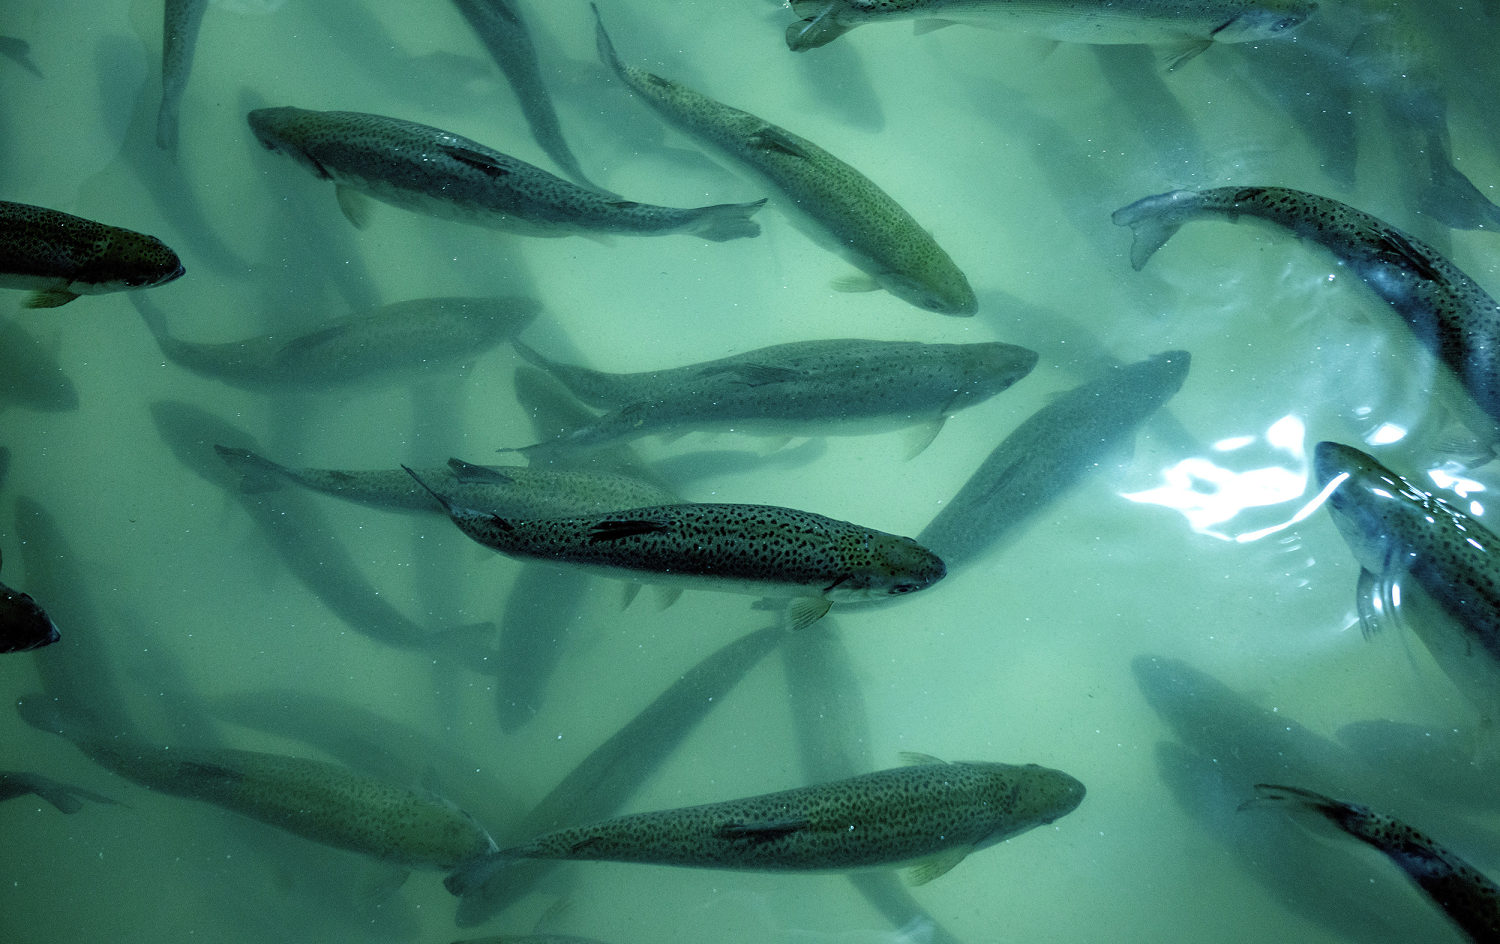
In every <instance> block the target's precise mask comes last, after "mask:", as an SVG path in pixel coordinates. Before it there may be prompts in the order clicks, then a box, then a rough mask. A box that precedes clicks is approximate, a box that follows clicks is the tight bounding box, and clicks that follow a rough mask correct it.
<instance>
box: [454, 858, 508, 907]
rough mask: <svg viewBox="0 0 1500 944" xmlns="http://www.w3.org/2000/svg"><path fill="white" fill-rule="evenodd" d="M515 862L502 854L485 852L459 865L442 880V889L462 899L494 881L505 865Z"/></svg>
mask: <svg viewBox="0 0 1500 944" xmlns="http://www.w3.org/2000/svg"><path fill="white" fill-rule="evenodd" d="M514 861H516V859H515V857H514V856H512V855H508V854H506V853H504V852H486V853H482V854H480V855H478V856H475V857H474V858H472V859H470V860H469V861H468V862H465V863H464V864H463V865H460V866H459V867H458V868H456V869H454V870H453V871H452V872H449V873H448V876H447V877H446V878H444V879H443V887H444V888H446V889H448V891H450V892H452V893H453V894H454V895H457V896H458V897H460V898H463V897H465V896H467V895H472V894H473V893H475V892H477V891H479V890H480V889H482V888H484V887H485V886H486V885H488V884H489V883H490V882H492V881H494V880H495V878H496V877H497V876H499V874H500V872H501V871H502V870H504V868H505V867H506V866H507V865H510V864H511V863H512V862H514Z"/></svg>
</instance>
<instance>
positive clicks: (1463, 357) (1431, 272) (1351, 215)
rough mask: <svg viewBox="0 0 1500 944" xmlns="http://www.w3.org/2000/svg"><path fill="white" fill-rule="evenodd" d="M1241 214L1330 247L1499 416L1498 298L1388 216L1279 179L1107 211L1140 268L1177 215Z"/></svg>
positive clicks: (1176, 223)
mask: <svg viewBox="0 0 1500 944" xmlns="http://www.w3.org/2000/svg"><path fill="white" fill-rule="evenodd" d="M1241 217H1246V218H1250V219H1257V220H1263V221H1266V222H1269V223H1271V224H1273V225H1275V226H1278V227H1280V228H1283V229H1286V230H1290V231H1291V232H1292V234H1293V235H1295V236H1297V237H1299V238H1301V239H1310V240H1312V241H1313V242H1316V243H1318V244H1319V245H1321V246H1323V247H1324V248H1325V249H1328V250H1329V251H1330V252H1332V253H1333V254H1334V256H1335V257H1337V259H1338V260H1339V262H1340V263H1341V264H1343V265H1346V266H1348V267H1349V268H1350V269H1351V270H1352V271H1353V272H1354V274H1355V275H1357V276H1359V278H1360V279H1361V280H1363V281H1364V283H1365V285H1367V286H1369V288H1370V290H1371V291H1373V292H1374V293H1375V294H1376V295H1378V296H1380V299H1381V300H1382V301H1384V302H1385V303H1386V304H1388V305H1390V306H1391V307H1392V308H1394V309H1395V310H1396V313H1397V314H1399V315H1400V316H1401V318H1402V319H1403V320H1404V321H1405V322H1406V323H1407V325H1408V326H1409V327H1410V328H1411V330H1412V332H1413V333H1414V334H1415V335H1416V337H1417V340H1418V341H1420V342H1421V343H1422V344H1423V346H1425V347H1426V348H1427V349H1428V350H1429V351H1431V352H1432V353H1433V354H1434V355H1436V356H1437V358H1438V360H1440V361H1442V363H1443V364H1444V365H1446V366H1447V367H1448V368H1449V369H1450V370H1452V371H1453V373H1454V375H1455V376H1457V378H1458V381H1459V383H1461V384H1462V385H1463V387H1464V389H1465V390H1467V391H1468V392H1469V395H1470V396H1472V397H1473V398H1474V401H1475V402H1476V403H1478V404H1479V406H1480V407H1481V408H1482V409H1483V410H1484V411H1485V412H1486V413H1488V414H1489V415H1490V416H1491V417H1493V418H1495V419H1496V420H1500V305H1497V304H1496V302H1495V299H1493V298H1491V297H1490V295H1489V294H1488V293H1487V292H1485V290H1484V289H1482V288H1480V287H1479V284H1478V283H1477V282H1475V281H1474V280H1473V279H1471V278H1469V277H1468V276H1467V275H1465V274H1464V273H1463V272H1461V271H1460V270H1459V269H1458V267H1457V266H1455V265H1454V264H1453V263H1451V262H1449V261H1448V260H1447V259H1445V258H1443V256H1442V255H1441V254H1439V253H1438V251H1437V250H1436V249H1433V248H1432V247H1431V246H1429V245H1427V244H1426V243H1424V242H1422V241H1421V240H1419V239H1417V238H1416V237H1414V236H1409V235H1407V234H1406V233H1404V232H1402V231H1401V230H1399V229H1397V228H1396V227H1394V226H1391V225H1390V224H1389V223H1386V222H1385V221H1383V220H1380V219H1378V218H1377V217H1374V216H1371V215H1370V214H1368V213H1364V212H1362V211H1360V210H1356V209H1355V208H1353V207H1351V206H1348V205H1347V204H1344V203H1340V202H1339V201H1337V200H1332V199H1330V198H1328V197H1321V196H1318V195H1317V194H1314V193H1307V192H1305V191H1301V190H1290V189H1288V188H1286V187H1216V188H1214V189H1211V190H1200V191H1193V190H1174V191H1172V192H1171V193H1163V194H1157V195H1156V196H1151V197H1146V198H1144V199H1141V200H1137V201H1136V202H1135V203H1132V204H1131V205H1130V206H1127V207H1124V208H1122V209H1120V210H1117V211H1115V214H1114V221H1115V222H1116V223H1117V224H1119V225H1121V226H1128V227H1130V229H1131V231H1132V232H1133V233H1134V234H1135V240H1134V244H1133V245H1132V246H1131V249H1130V264H1131V265H1133V266H1134V267H1135V268H1136V269H1140V268H1141V267H1143V266H1144V265H1145V264H1146V261H1147V260H1149V259H1150V258H1151V256H1152V254H1153V253H1155V252H1156V250H1157V249H1159V248H1161V246H1162V244H1163V243H1165V242H1166V241H1167V240H1168V239H1170V238H1171V237H1172V234H1173V233H1175V232H1177V230H1178V228H1179V227H1181V226H1182V224H1183V223H1186V222H1189V221H1191V220H1196V219H1207V218H1221V219H1225V220H1228V221H1229V222H1236V221H1238V220H1239V218H1241Z"/></svg>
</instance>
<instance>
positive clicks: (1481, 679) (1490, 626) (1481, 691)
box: [1313, 442, 1500, 720]
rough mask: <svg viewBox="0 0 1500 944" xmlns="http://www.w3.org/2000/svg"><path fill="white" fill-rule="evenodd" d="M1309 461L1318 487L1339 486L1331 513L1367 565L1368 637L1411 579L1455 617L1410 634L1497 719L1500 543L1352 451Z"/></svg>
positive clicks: (1326, 448)
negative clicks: (1397, 588)
mask: <svg viewBox="0 0 1500 944" xmlns="http://www.w3.org/2000/svg"><path fill="white" fill-rule="evenodd" d="M1313 464H1314V469H1315V471H1316V474H1317V477H1318V482H1319V483H1320V484H1321V485H1322V486H1323V487H1324V488H1329V487H1330V486H1333V488H1332V491H1331V492H1329V494H1328V511H1329V514H1331V515H1332V516H1333V522H1334V524H1335V525H1337V526H1338V529H1339V533H1340V534H1342V535H1343V536H1344V541H1345V542H1346V543H1348V545H1349V549H1350V550H1352V551H1353V552H1354V557H1355V559H1356V560H1358V561H1359V565H1360V567H1361V570H1360V575H1359V602H1360V614H1361V617H1362V619H1363V622H1364V625H1365V630H1366V632H1371V631H1374V630H1375V629H1377V628H1378V627H1379V623H1378V621H1377V619H1376V617H1375V612H1376V610H1377V609H1388V608H1390V607H1392V606H1393V605H1394V603H1393V600H1392V598H1391V587H1392V584H1394V583H1398V582H1400V581H1401V579H1402V578H1404V577H1407V576H1410V577H1411V579H1412V580H1413V581H1414V582H1415V583H1416V584H1417V585H1418V586H1420V587H1421V588H1422V589H1423V590H1425V591H1426V592H1427V594H1428V595H1429V596H1430V597H1432V598H1433V599H1434V600H1436V601H1437V602H1438V603H1439V604H1440V605H1441V606H1442V607H1443V609H1444V610H1446V611H1447V614H1448V616H1450V617H1452V619H1451V620H1448V619H1441V618H1436V619H1423V620H1413V621H1411V622H1412V629H1413V631H1414V632H1416V633H1417V635H1418V636H1420V637H1421V639H1422V642H1423V644H1424V645H1426V646H1427V649H1428V651H1430V652H1431V653H1432V656H1433V658H1434V659H1435V660H1436V661H1437V663H1438V665H1439V666H1441V667H1442V669H1443V671H1444V672H1446V673H1447V674H1448V676H1449V677H1450V678H1451V679H1453V681H1454V683H1455V684H1457V685H1458V687H1459V688H1460V689H1462V690H1463V691H1464V692H1465V694H1467V695H1468V697H1469V698H1470V699H1471V700H1472V701H1473V702H1474V703H1475V705H1476V706H1478V707H1479V709H1480V711H1481V712H1482V713H1484V714H1485V716H1486V717H1487V718H1489V719H1490V720H1500V714H1496V713H1495V712H1497V710H1500V538H1497V537H1496V536H1495V535H1494V534H1493V533H1491V532H1490V530H1489V529H1488V528H1486V527H1485V526H1484V525H1483V524H1481V523H1480V522H1479V521H1478V520H1476V519H1475V518H1473V517H1471V516H1469V515H1467V514H1465V513H1464V512H1462V511H1459V510H1458V509H1457V508H1454V507H1453V506H1452V505H1450V504H1448V503H1447V502H1445V501H1443V500H1442V499H1441V498H1438V497H1437V496H1435V495H1432V494H1431V493H1429V492H1427V491H1425V490H1423V489H1421V488H1418V487H1417V486H1416V485H1413V484H1412V483H1411V482H1409V481H1407V480H1406V479H1404V478H1402V477H1401V476H1399V475H1397V474H1396V473H1394V472H1392V471H1391V470H1389V469H1387V468H1386V467H1385V466H1383V465H1381V464H1380V463H1379V462H1377V461H1376V460H1375V459H1374V458H1373V457H1371V456H1369V455H1366V454H1365V453H1363V452H1361V451H1359V450H1358V449H1355V448H1353V447H1351V446H1345V445H1342V444H1340V443H1332V442H1321V443H1318V445H1317V448H1316V450H1315V452H1314V458H1313ZM1335 483H1336V484H1335Z"/></svg>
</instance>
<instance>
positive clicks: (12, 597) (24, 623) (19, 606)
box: [0, 560, 62, 652]
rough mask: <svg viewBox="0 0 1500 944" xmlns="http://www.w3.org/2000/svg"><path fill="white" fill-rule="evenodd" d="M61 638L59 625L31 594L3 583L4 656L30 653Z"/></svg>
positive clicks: (0, 632) (0, 644) (0, 629)
mask: <svg viewBox="0 0 1500 944" xmlns="http://www.w3.org/2000/svg"><path fill="white" fill-rule="evenodd" d="M0 566H3V560H0ZM61 638H62V633H60V632H58V630H57V624H56V623H54V622H52V618H51V617H49V616H48V615H47V612H46V611H45V610H43V609H42V608H41V607H40V606H39V605H38V604H37V602H36V601H35V600H33V599H32V598H31V595H30V594H27V593H22V592H21V591H20V590H16V589H14V588H13V587H8V586H6V585H5V584H3V583H0V652H29V651H31V650H32V649H40V648H42V647H43V646H50V645H52V644H53V643H55V642H57V641H58V640H59V639H61Z"/></svg>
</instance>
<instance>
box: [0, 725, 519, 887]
mask: <svg viewBox="0 0 1500 944" xmlns="http://www.w3.org/2000/svg"><path fill="white" fill-rule="evenodd" d="M46 701H47V699H45V698H44V697H42V696H30V697H28V698H26V699H25V700H24V701H23V703H22V705H21V713H22V716H23V717H25V718H26V720H27V721H28V722H29V723H31V724H32V725H33V726H35V727H38V728H40V729H42V730H44V731H51V732H54V733H57V734H61V735H62V736H63V737H66V738H67V739H68V740H70V741H72V742H73V743H74V744H75V745H76V746H77V747H78V749H79V750H80V751H82V752H83V753H84V754H85V755H87V756H88V757H89V759H91V760H93V761H94V762H95V763H97V764H99V765H100V766H102V767H104V768H106V769H108V770H111V771H113V772H114V773H117V774H119V775H120V776H122V777H124V778H125V779H127V780H132V781H134V782H135V783H138V784H140V785H141V786H143V787H147V788H149V789H151V790H156V791H158V792H160V793H169V794H171V795H173V796H180V797H185V798H187V799H190V800H199V801H201V802H204V803H212V804H213V805H214V806H218V807H221V808H223V809H226V810H229V811H230V812H233V813H238V814H240V815H241V816H248V817H250V818H251V819H254V820H259V821H260V822H262V823H265V824H267V825H269V826H274V827H276V828H277V829H282V830H285V831H287V832H290V833H294V834H296V835H298V836H301V837H303V838H304V839H310V840H312V841H313V842H318V843H322V844H323V845H325V846H333V847H334V848H337V849H348V850H350V851H351V852H357V853H359V854H361V855H365V856H369V857H370V858H373V859H377V860H379V861H382V862H390V863H393V864H396V865H401V866H406V867H408V868H431V869H445V870H446V869H453V868H456V867H458V866H460V865H462V864H464V863H466V862H469V861H471V860H474V859H475V858H476V857H478V856H483V855H485V854H487V853H490V852H493V851H494V850H495V842H494V840H492V839H491V838H490V836H489V834H488V833H486V832H485V831H484V829H483V828H482V827H481V826H480V825H479V824H478V823H476V822H475V821H474V818H473V817H472V816H470V815H469V814H468V813H465V812H464V811H463V810H461V809H459V808H458V807H456V806H454V805H453V804H452V803H450V802H448V801H447V800H445V799H443V798H441V797H439V796H437V795H436V794H432V793H429V792H427V791H425V790H416V789H411V788H408V787H403V786H400V785H397V784H393V783H389V782H387V781H384V780H380V779H377V778H375V777H370V776H367V775H365V774H362V773H359V772H358V771H355V770H351V769H350V768H348V767H343V766H340V765H339V764H330V763H326V762H324V761H319V760H309V759H307V758H302V757H291V756H287V755H284V754H270V753H265V752H262V751H242V750H234V749H231V748H222V749H195V748H191V747H171V748H167V747H159V746H156V745H152V744H146V743H140V742H134V741H130V740H128V739H124V738H117V737H104V736H99V735H97V734H95V733H93V732H91V731H88V730H87V729H86V728H79V727H77V726H76V725H75V724H74V723H73V722H72V721H71V720H70V719H68V718H66V717H65V716H59V715H58V714H57V712H56V711H55V710H51V709H49V707H48V705H47V704H46Z"/></svg>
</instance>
